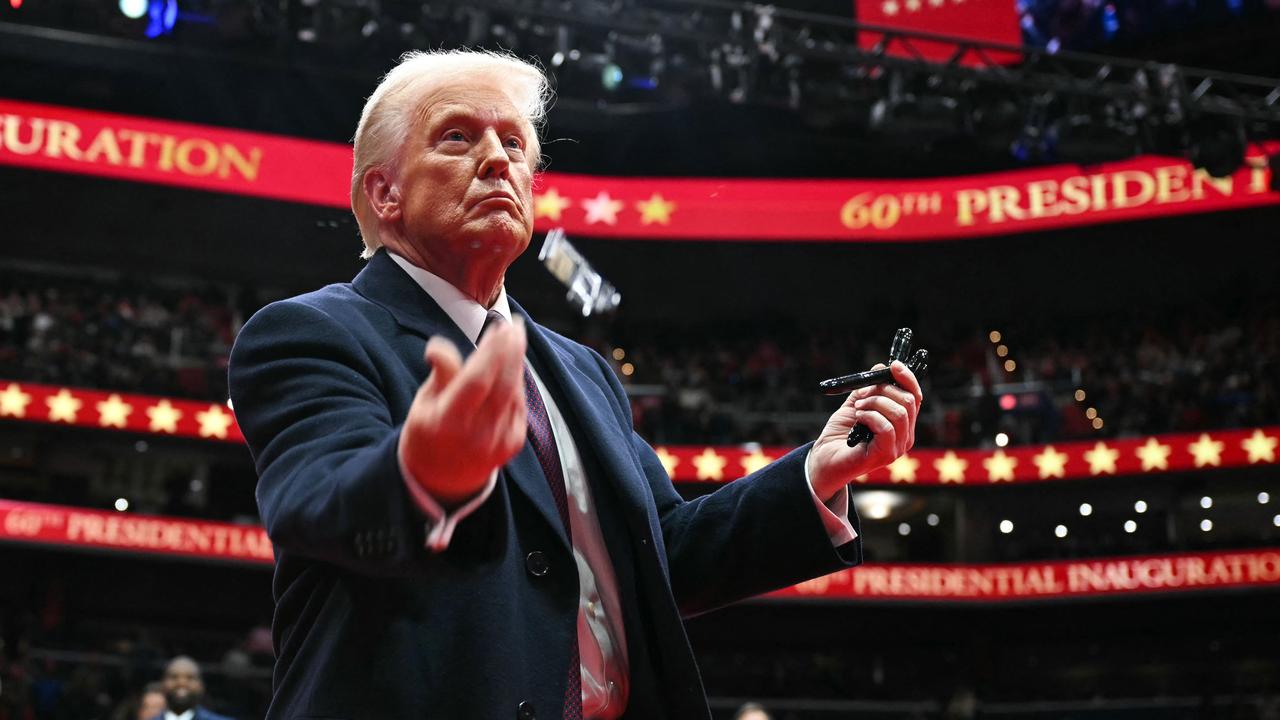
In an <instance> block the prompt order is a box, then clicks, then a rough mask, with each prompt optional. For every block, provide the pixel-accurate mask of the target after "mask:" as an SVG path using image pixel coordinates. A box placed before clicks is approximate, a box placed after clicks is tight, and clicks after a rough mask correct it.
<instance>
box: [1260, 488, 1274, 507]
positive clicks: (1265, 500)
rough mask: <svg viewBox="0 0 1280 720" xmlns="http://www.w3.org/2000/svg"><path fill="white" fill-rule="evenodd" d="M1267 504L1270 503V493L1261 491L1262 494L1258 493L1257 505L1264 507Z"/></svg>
mask: <svg viewBox="0 0 1280 720" xmlns="http://www.w3.org/2000/svg"><path fill="white" fill-rule="evenodd" d="M1269 502H1271V493H1268V492H1267V491H1265V490H1263V491H1262V492H1260V493H1258V504H1259V505H1266V504H1267V503H1269Z"/></svg>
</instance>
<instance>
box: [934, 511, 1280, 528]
mask: <svg viewBox="0 0 1280 720" xmlns="http://www.w3.org/2000/svg"><path fill="white" fill-rule="evenodd" d="M1276 517H1280V515H1277V516H1276ZM924 521H925V522H927V523H929V527H938V523H940V522H942V518H940V517H938V515H937V513H929V515H928V516H927V517H925V519H924Z"/></svg>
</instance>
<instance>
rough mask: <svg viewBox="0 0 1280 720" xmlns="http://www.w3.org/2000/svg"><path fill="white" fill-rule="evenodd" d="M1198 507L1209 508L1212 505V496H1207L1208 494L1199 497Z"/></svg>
mask: <svg viewBox="0 0 1280 720" xmlns="http://www.w3.org/2000/svg"><path fill="white" fill-rule="evenodd" d="M1200 507H1202V508H1204V509H1205V510H1208V509H1209V508H1211V507H1213V498H1211V497H1209V496H1208V495H1205V496H1204V497H1202V498H1200Z"/></svg>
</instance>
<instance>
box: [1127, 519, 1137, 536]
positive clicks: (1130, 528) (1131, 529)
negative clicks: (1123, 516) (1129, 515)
mask: <svg viewBox="0 0 1280 720" xmlns="http://www.w3.org/2000/svg"><path fill="white" fill-rule="evenodd" d="M1124 531H1125V532H1127V533H1130V534H1133V533H1135V532H1137V531H1138V523H1136V522H1134V521H1132V520H1125V521H1124Z"/></svg>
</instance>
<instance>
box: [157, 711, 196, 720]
mask: <svg viewBox="0 0 1280 720" xmlns="http://www.w3.org/2000/svg"><path fill="white" fill-rule="evenodd" d="M195 716H196V711H195V708H192V709H190V710H188V711H186V712H184V713H182V714H181V715H177V714H175V713H174V712H173V711H172V710H165V711H164V720H192V718H194V717H195Z"/></svg>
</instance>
